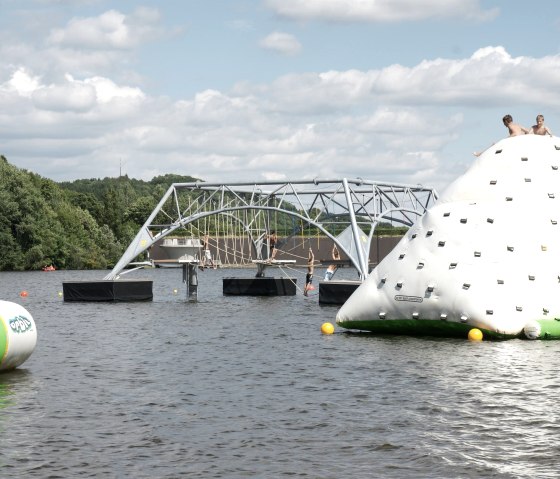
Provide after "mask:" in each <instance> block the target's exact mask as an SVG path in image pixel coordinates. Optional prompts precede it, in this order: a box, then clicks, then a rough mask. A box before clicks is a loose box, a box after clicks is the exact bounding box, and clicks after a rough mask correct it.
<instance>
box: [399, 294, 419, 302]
mask: <svg viewBox="0 0 560 479" xmlns="http://www.w3.org/2000/svg"><path fill="white" fill-rule="evenodd" d="M395 301H407V302H409V303H421V302H422V301H423V299H422V298H421V297H420V296H405V295H402V294H397V295H396V296H395Z"/></svg>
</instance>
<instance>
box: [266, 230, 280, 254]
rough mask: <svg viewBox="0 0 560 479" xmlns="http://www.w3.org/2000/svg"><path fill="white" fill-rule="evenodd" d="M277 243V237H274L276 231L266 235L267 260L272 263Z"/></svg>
mask: <svg viewBox="0 0 560 479" xmlns="http://www.w3.org/2000/svg"><path fill="white" fill-rule="evenodd" d="M277 243H278V236H277V235H276V230H272V231H271V232H270V234H269V235H268V260H269V261H274V258H275V257H276V251H278V250H277V248H276V244H277Z"/></svg>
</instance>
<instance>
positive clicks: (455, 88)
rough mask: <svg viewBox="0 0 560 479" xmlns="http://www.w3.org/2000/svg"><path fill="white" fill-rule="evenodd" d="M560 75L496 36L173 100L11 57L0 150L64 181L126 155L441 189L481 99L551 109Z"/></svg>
mask: <svg viewBox="0 0 560 479" xmlns="http://www.w3.org/2000/svg"><path fill="white" fill-rule="evenodd" d="M559 81H560V56H550V57H543V58H529V57H512V56H511V55H510V54H509V53H508V52H507V51H506V50H505V49H504V48H502V47H487V48H483V49H480V50H478V51H476V52H474V53H473V54H472V55H471V56H470V57H469V58H465V59H459V60H450V59H432V60H426V61H423V62H421V63H419V64H417V65H415V66H411V67H405V66H402V65H392V66H388V67H386V68H381V69H377V70H369V71H360V70H347V71H334V70H333V71H328V72H322V73H305V74H291V75H286V76H283V77H280V78H278V79H276V80H275V81H273V82H270V83H267V84H261V85H254V84H247V83H246V84H240V85H238V86H236V87H235V88H234V89H233V90H232V91H230V92H224V91H218V90H215V89H207V90H203V91H200V92H199V93H197V94H196V95H194V96H192V97H191V98H186V99H183V100H178V101H172V100H171V99H168V98H160V97H152V96H150V95H148V94H147V93H146V92H144V91H143V90H142V89H140V88H138V87H136V86H132V85H127V84H126V83H124V82H118V81H116V80H114V79H111V78H109V77H105V76H100V75H91V76H88V77H85V78H82V79H76V78H75V77H74V76H72V75H70V74H67V75H66V76H65V77H64V78H63V79H58V80H57V81H51V80H49V81H48V82H47V81H45V80H44V79H43V77H42V76H40V75H38V74H36V73H34V72H33V70H30V69H20V68H16V69H13V71H12V74H11V75H10V77H9V78H7V79H6V80H5V81H4V82H3V83H0V131H1V132H2V138H3V151H1V152H0V153H1V154H4V155H6V156H7V158H8V160H9V161H12V162H15V163H16V164H17V165H18V166H22V167H25V168H28V169H30V170H32V171H37V172H38V173H39V174H42V175H45V176H48V177H51V178H54V179H59V180H60V179H67V178H84V177H103V176H115V175H116V174H118V162H119V161H120V160H124V161H126V165H127V171H126V172H127V173H128V174H129V175H130V176H133V177H137V178H144V179H149V178H151V177H153V176H154V175H156V174H165V173H171V172H173V173H181V174H189V175H193V176H198V177H201V178H203V179H206V180H215V181H232V180H240V179H247V178H251V179H255V180H258V179H273V178H314V177H318V176H322V177H326V176H330V177H338V176H348V177H356V176H361V177H363V178H372V179H379V180H386V181H398V182H403V183H416V182H424V183H425V184H430V185H431V186H432V185H434V186H438V187H439V186H444V185H446V184H447V183H448V182H449V181H450V180H451V179H453V178H454V177H455V176H457V174H458V173H460V171H457V168H459V166H460V167H461V168H462V167H463V164H460V165H458V164H455V166H453V165H451V164H450V163H449V160H448V159H447V158H446V155H445V154H444V153H443V152H444V151H445V149H446V148H447V149H448V148H449V147H450V145H453V144H454V142H456V141H457V139H458V138H460V136H461V135H462V134H463V132H462V129H463V127H464V125H465V122H466V121H467V116H468V111H469V110H471V109H472V108H471V107H472V106H473V105H474V106H475V108H476V109H477V111H481V110H482V109H488V108H492V107H495V108H498V109H500V110H501V108H502V105H512V104H513V105H516V106H519V105H521V104H526V105H528V106H529V107H530V108H532V109H534V110H535V111H537V110H541V108H542V109H543V110H544V112H545V116H546V111H547V110H546V109H550V108H553V107H555V108H556V107H558V106H560V95H558V94H557V93H556V88H555V86H556V85H557V84H558V83H559ZM504 113H505V112H504ZM500 118H501V116H500ZM496 123H497V128H500V125H499V121H498V120H497V121H496ZM504 133H505V132H504ZM477 141H480V139H479V140H477ZM483 143H486V140H483ZM488 143H489V141H488ZM484 146H487V145H484V144H476V145H473V146H472V148H471V149H469V155H470V151H472V150H475V149H479V148H482V147H484ZM444 159H445V161H444Z"/></svg>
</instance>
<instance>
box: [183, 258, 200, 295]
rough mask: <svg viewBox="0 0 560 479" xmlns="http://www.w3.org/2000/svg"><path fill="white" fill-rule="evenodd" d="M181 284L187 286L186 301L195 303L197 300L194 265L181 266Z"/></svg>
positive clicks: (196, 274) (196, 270)
mask: <svg viewBox="0 0 560 479" xmlns="http://www.w3.org/2000/svg"><path fill="white" fill-rule="evenodd" d="M183 283H185V284H186V285H187V300H188V301H190V302H196V301H197V300H198V269H197V265H196V263H187V264H184V265H183Z"/></svg>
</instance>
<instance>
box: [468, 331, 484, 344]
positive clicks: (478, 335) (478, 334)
mask: <svg viewBox="0 0 560 479" xmlns="http://www.w3.org/2000/svg"><path fill="white" fill-rule="evenodd" d="M469 340H470V341H482V331H481V330H480V329H478V328H472V329H471V330H470V331H469Z"/></svg>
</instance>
